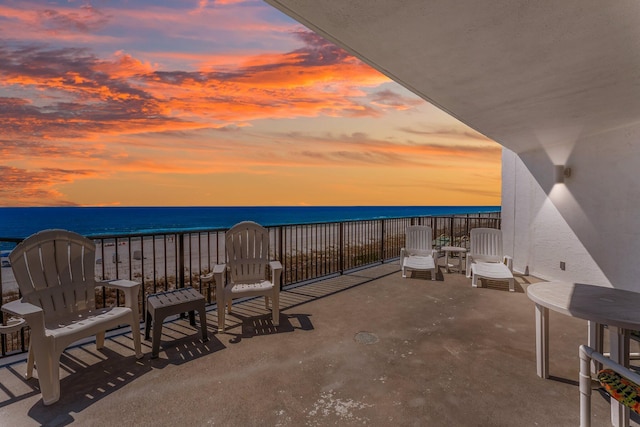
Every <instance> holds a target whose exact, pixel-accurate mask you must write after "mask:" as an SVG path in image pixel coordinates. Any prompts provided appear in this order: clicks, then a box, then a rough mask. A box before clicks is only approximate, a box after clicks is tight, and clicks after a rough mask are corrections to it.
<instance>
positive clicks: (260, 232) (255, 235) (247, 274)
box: [225, 221, 269, 284]
mask: <svg viewBox="0 0 640 427" xmlns="http://www.w3.org/2000/svg"><path fill="white" fill-rule="evenodd" d="M225 243H226V253H227V255H226V257H227V266H228V267H229V273H230V279H231V282H232V283H236V284H242V283H256V282H258V281H261V280H265V278H266V272H267V266H268V264H269V231H268V230H267V229H266V228H264V227H262V226H261V225H259V224H257V223H255V222H252V221H244V222H241V223H239V224H236V225H234V226H233V227H232V228H231V229H230V230H229V231H227V233H226V235H225Z"/></svg>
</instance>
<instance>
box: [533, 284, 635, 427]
mask: <svg viewBox="0 0 640 427" xmlns="http://www.w3.org/2000/svg"><path fill="white" fill-rule="evenodd" d="M527 296H528V297H529V299H531V300H532V301H533V302H535V303H536V365H537V366H536V367H537V373H538V376H539V377H542V378H549V309H551V310H553V311H557V312H558V313H562V314H565V315H567V316H571V317H577V318H580V319H585V320H587V321H589V328H590V329H592V330H593V329H598V325H608V326H609V333H610V344H611V359H612V360H614V361H615V362H618V363H620V364H621V365H625V366H628V357H627V355H628V354H629V333H628V331H630V330H637V329H640V310H639V309H638V307H640V293H638V292H631V291H624V290H621V289H614V288H605V287H602V286H594V285H587V284H582V283H567V282H543V283H535V284H533V285H529V287H528V288H527ZM588 344H589V345H593V343H590V342H589V343H588ZM576 354H578V349H577V348H576ZM611 400H612V404H611V423H612V424H613V425H614V426H616V427H618V426H625V427H626V426H628V425H629V409H628V408H627V407H626V406H624V405H622V404H619V403H617V402H616V401H615V400H614V399H611Z"/></svg>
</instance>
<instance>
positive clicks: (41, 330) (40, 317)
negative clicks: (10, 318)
mask: <svg viewBox="0 0 640 427" xmlns="http://www.w3.org/2000/svg"><path fill="white" fill-rule="evenodd" d="M2 311H4V312H5V313H9V314H12V315H14V316H19V317H22V318H23V319H24V320H26V321H27V324H28V325H29V327H30V328H31V331H32V334H34V335H37V336H44V335H45V326H44V311H43V310H42V308H41V307H38V306H37V305H35V304H31V303H29V302H23V301H22V300H15V301H10V302H8V303H6V304H3V305H2Z"/></svg>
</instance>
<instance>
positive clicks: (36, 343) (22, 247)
mask: <svg viewBox="0 0 640 427" xmlns="http://www.w3.org/2000/svg"><path fill="white" fill-rule="evenodd" d="M9 257H10V259H11V267H12V268H13V273H14V276H15V278H16V281H17V283H18V287H19V289H20V292H21V294H22V299H20V300H15V301H11V302H9V303H7V304H4V305H3V306H2V311H4V312H6V313H9V314H11V315H13V316H19V317H21V318H23V319H25V320H26V322H27V324H28V325H29V328H30V329H31V334H30V340H31V341H30V345H29V356H28V361H27V373H26V378H31V376H32V374H33V366H34V359H35V366H36V369H37V370H38V379H39V382H40V390H41V392H42V400H43V402H44V404H45V405H50V404H52V403H54V402H56V401H58V399H59V398H60V356H61V354H62V352H63V351H64V350H65V349H66V348H67V347H68V346H69V345H71V344H72V343H74V342H76V341H78V340H80V339H83V338H87V337H90V336H93V335H96V346H97V348H98V349H100V348H102V347H103V346H104V336H105V332H106V331H107V330H108V329H113V328H116V327H118V326H120V325H131V335H132V337H133V343H134V347H135V354H136V357H137V358H141V357H142V351H141V345H140V315H139V311H138V310H139V309H138V292H139V290H140V284H139V283H136V282H132V281H129V280H116V281H111V282H99V283H97V282H96V280H95V276H94V272H95V262H96V260H95V244H94V243H93V241H91V240H90V239H87V238H85V237H83V236H81V235H79V234H76V233H73V232H70V231H66V230H45V231H41V232H39V233H36V234H34V235H32V236H30V237H28V238H27V239H25V240H24V241H23V242H22V243H20V244H19V245H18V246H16V247H15V249H14V250H13V251H12V252H11V254H10V256H9ZM100 285H104V286H110V287H113V288H116V289H119V290H121V291H123V293H124V296H125V306H124V307H107V308H96V302H95V288H96V286H100Z"/></svg>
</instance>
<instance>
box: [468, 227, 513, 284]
mask: <svg viewBox="0 0 640 427" xmlns="http://www.w3.org/2000/svg"><path fill="white" fill-rule="evenodd" d="M466 266H467V277H468V278H471V279H472V283H471V284H472V286H473V287H476V286H478V279H483V278H484V279H493V280H506V281H509V290H511V291H514V278H513V259H512V258H511V257H510V256H508V255H504V253H503V249H502V230H498V229H495V228H473V229H471V231H470V238H469V250H468V251H467V262H466Z"/></svg>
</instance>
